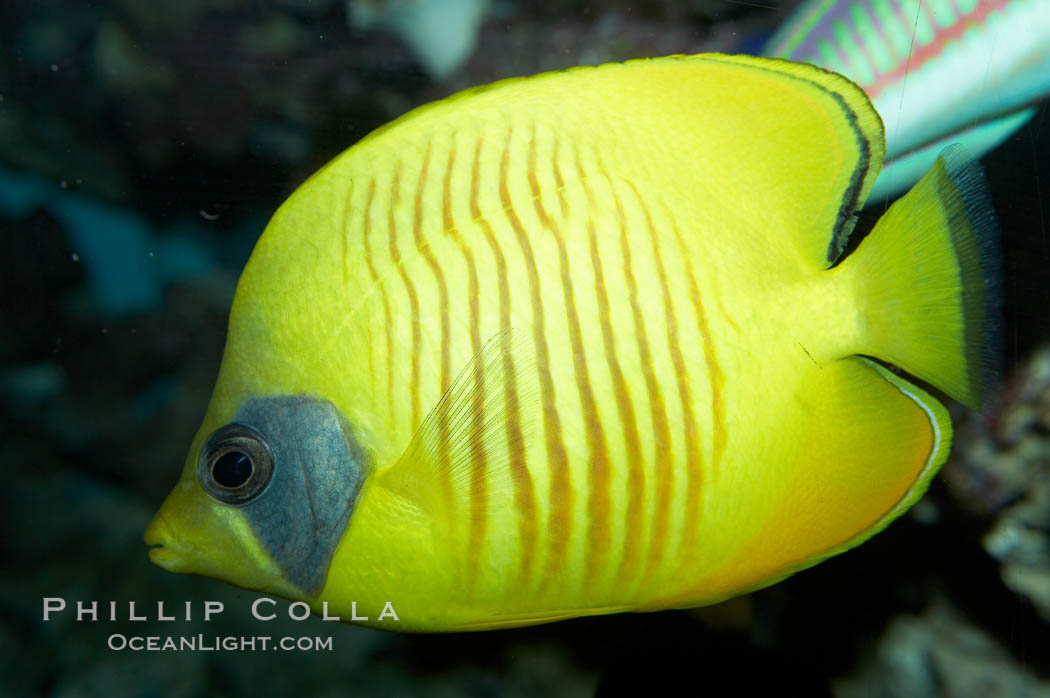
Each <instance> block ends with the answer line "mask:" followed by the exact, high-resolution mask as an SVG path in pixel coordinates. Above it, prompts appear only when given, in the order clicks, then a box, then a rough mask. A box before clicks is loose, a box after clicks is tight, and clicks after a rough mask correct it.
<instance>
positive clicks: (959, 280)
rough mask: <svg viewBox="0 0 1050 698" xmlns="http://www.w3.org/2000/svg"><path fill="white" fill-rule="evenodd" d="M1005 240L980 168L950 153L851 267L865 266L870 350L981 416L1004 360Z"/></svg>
mask: <svg viewBox="0 0 1050 698" xmlns="http://www.w3.org/2000/svg"><path fill="white" fill-rule="evenodd" d="M998 239H999V231H998V225H997V223H996V220H995V214H994V213H993V211H992V207H991V204H990V201H989V197H988V192H987V189H986V186H985V183H984V174H983V172H982V170H981V167H980V165H978V164H977V163H976V161H974V160H972V159H971V158H970V157H969V156H968V155H967V154H966V152H965V150H964V149H963V148H962V147H961V146H958V145H956V146H951V147H949V148H946V149H945V150H944V152H942V153H941V155H940V157H938V158H937V161H936V162H935V163H934V165H933V167H931V168H930V171H929V172H927V173H926V175H925V176H924V177H923V178H922V179H921V180H920V181H919V183H918V184H916V185H915V187H914V188H912V190H911V191H909V192H908V193H907V194H906V195H905V196H904V197H902V198H901V199H900V200H898V201H897V202H896V203H894V204H893V206H891V207H890V209H889V211H887V212H886V214H885V215H884V216H883V217H882V218H881V219H879V222H878V223H877V224H876V226H875V228H874V229H873V230H872V231H871V233H870V234H869V235H868V236H867V237H866V238H865V239H864V240H863V241H862V242H861V244H860V246H859V247H858V248H857V250H856V251H855V252H854V253H853V254H851V255H850V257H849V258H847V260H846V261H845V262H844V263H843V264H844V265H845V264H851V265H852V264H855V265H856V267H857V269H856V272H857V276H858V281H857V283H858V289H859V293H860V302H861V308H862V314H863V324H864V326H865V327H864V329H865V332H866V342H865V346H864V347H863V349H862V352H863V353H865V354H870V355H871V356H874V357H876V358H878V359H882V360H884V361H888V362H889V363H892V364H894V365H895V366H900V367H901V368H903V369H904V370H906V371H908V372H910V373H912V374H914V375H916V376H918V377H919V378H921V379H922V380H925V381H928V382H929V383H931V384H932V385H934V386H935V387H937V388H938V389H939V390H943V391H944V392H946V393H947V394H948V395H950V396H951V397H953V398H955V399H956V400H958V401H959V402H962V403H963V404H965V405H967V406H969V407H971V408H973V409H980V408H981V406H982V404H983V403H984V402H985V400H987V398H988V396H989V393H990V392H991V388H992V386H993V385H994V383H995V381H996V378H997V374H998V369H999V364H1000V362H1001V354H1002V348H1001V331H1000V330H1001V327H1000V323H1001V320H1000V303H1001V292H1000V286H1001V270H1000V257H999V244H998Z"/></svg>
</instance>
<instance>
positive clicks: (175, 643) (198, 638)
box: [106, 633, 332, 652]
mask: <svg viewBox="0 0 1050 698" xmlns="http://www.w3.org/2000/svg"><path fill="white" fill-rule="evenodd" d="M106 645H107V646H108V647H109V649H111V650H114V651H117V652H128V651H131V652H172V651H174V652H260V651H261V652H266V651H279V652H331V651H332V638H331V637H307V636H300V637H291V636H283V637H276V638H275V637H272V636H270V635H251V636H237V635H227V636H221V635H218V636H217V635H205V634H203V633H199V634H197V635H123V634H121V633H113V634H112V635H110V636H109V638H108V639H107V640H106Z"/></svg>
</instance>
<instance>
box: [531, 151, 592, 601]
mask: <svg viewBox="0 0 1050 698" xmlns="http://www.w3.org/2000/svg"><path fill="white" fill-rule="evenodd" d="M555 142H557V141H555ZM528 170H529V187H530V189H531V190H532V202H533V205H534V206H535V208H536V215H537V216H538V217H539V219H540V223H541V224H542V225H543V226H544V227H545V228H547V230H549V231H550V232H551V234H552V235H553V236H554V241H555V242H556V243H557V245H558V268H559V270H560V273H561V287H562V298H563V300H564V301H565V310H566V320H567V322H568V328H569V343H570V345H571V346H572V362H573V375H574V376H575V378H576V389H577V392H579V395H580V403H581V407H582V409H583V421H584V427H585V430H586V437H587V447H588V449H589V451H590V463H589V466H588V472H589V483H590V488H589V490H590V492H591V495H590V497H589V504H594V496H593V493H594V489H595V485H598V486H599V487H607V483H608V479H609V454H608V451H607V450H606V446H605V434H604V433H603V431H602V425H601V422H600V421H599V419H598V408H597V405H596V403H595V399H594V390H593V389H592V388H591V382H590V378H589V376H588V372H587V354H586V351H585V349H584V346H583V333H582V332H581V330H580V316H579V313H578V312H577V310H576V294H575V291H574V290H573V286H572V275H571V272H570V269H569V253H568V251H567V250H566V249H565V240H564V239H563V238H562V234H561V230H560V229H559V228H558V224H557V223H556V222H555V221H554V220H552V219H551V217H550V216H549V215H548V213H547V211H546V209H545V208H544V206H543V196H542V192H541V191H540V184H539V179H538V177H537V175H536V139H535V137H533V139H532V141H531V142H530V143H529V167H528ZM555 181H556V182H559V183H560V182H561V175H560V173H559V174H558V176H557V177H556V178H555ZM564 447H565V446H564V442H562V448H563V449H564ZM566 485H567V487H568V489H567V490H566V491H565V492H564V493H557V492H554V491H553V487H554V482H553V480H552V482H551V487H552V491H551V500H552V501H558V502H559V503H560V506H562V507H564V508H565V509H566V512H565V514H564V515H565V516H570V517H571V515H572V508H573V501H574V499H575V494H574V493H573V492H572V489H571V488H572V484H571V482H567V483H566ZM591 514H592V516H591V517H589V522H588V532H587V541H588V545H587V567H586V575H585V578H584V583H585V584H587V583H589V582H590V581H591V580H592V579H593V577H594V573H595V570H596V564H597V560H598V559H599V558H600V557H601V555H603V554H604V553H605V552H606V551H607V550H608V545H607V543H608V541H607V539H606V540H604V541H603V540H602V538H603V537H606V536H607V533H606V532H607V530H608V514H609V512H608V507H607V506H606V507H605V508H604V509H600V510H599V511H593V510H592V511H591ZM603 542H604V543H605V545H601V544H602V543H603ZM566 551H567V548H563V549H562V550H561V553H562V555H564V553H565V552H566ZM562 561H563V560H562V559H557V560H556V559H555V558H554V557H553V555H552V557H551V560H550V561H549V563H550V564H549V565H548V567H547V571H548V573H549V574H550V573H553V572H556V571H557V569H558V567H559V566H560V565H561V563H562Z"/></svg>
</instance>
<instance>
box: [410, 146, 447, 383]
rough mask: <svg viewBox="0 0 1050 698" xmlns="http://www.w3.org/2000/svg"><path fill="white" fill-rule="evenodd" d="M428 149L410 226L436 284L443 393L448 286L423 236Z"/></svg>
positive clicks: (445, 374) (428, 161)
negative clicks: (413, 219) (413, 218)
mask: <svg viewBox="0 0 1050 698" xmlns="http://www.w3.org/2000/svg"><path fill="white" fill-rule="evenodd" d="M430 150H431V144H430V142H429V141H428V142H427V149H426V153H425V154H424V156H423V168H422V169H421V170H420V171H419V182H418V183H417V184H416V200H415V223H414V225H413V226H412V235H413V237H414V238H415V241H416V249H418V250H419V251H420V252H422V253H423V259H424V260H426V263H427V266H428V267H430V271H432V272H433V273H434V282H435V283H436V284H437V289H438V312H439V314H440V315H441V394H442V395H444V394H445V392H446V391H447V390H448V386H449V383H450V381H451V370H452V369H451V364H452V359H451V356H450V354H449V318H448V286H447V285H446V284H445V274H444V272H442V271H441V265H440V264H438V262H437V259H435V258H434V251H433V250H432V249H431V246H430V242H429V241H428V240H426V239H424V237H423V192H424V190H425V189H426V181H427V172H428V170H429V169H430Z"/></svg>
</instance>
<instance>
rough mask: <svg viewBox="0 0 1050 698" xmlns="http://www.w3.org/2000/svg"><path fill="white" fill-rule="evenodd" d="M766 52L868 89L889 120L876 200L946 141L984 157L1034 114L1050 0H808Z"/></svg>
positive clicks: (1049, 86) (1043, 78) (1049, 74)
mask: <svg viewBox="0 0 1050 698" xmlns="http://www.w3.org/2000/svg"><path fill="white" fill-rule="evenodd" d="M764 53H765V55H767V56H776V57H779V58H788V59H791V60H796V61H804V62H807V63H813V64H815V65H819V66H821V67H823V68H827V69H828V70H833V71H835V72H838V73H841V74H843V75H845V76H846V77H848V78H850V79H851V80H853V81H854V82H856V83H857V84H858V85H860V86H861V87H863V88H864V90H865V92H867V93H868V96H869V97H871V100H872V102H874V103H875V108H876V109H877V110H878V112H879V114H881V115H882V119H883V121H884V122H885V125H886V164H885V166H884V167H883V171H882V174H881V175H880V176H879V179H878V181H877V182H876V183H875V188H874V189H873V191H872V197H871V199H872V200H873V201H875V200H880V199H883V198H885V197H887V196H892V195H894V194H898V193H899V192H901V191H903V190H904V189H906V188H907V187H909V186H911V185H912V184H914V183H915V182H916V181H918V179H919V177H921V176H922V174H923V173H924V172H926V170H927V169H929V167H930V165H931V164H932V163H933V161H934V160H935V159H936V158H937V155H938V154H939V153H940V152H941V150H943V149H944V147H945V146H947V145H949V144H951V143H962V144H964V145H965V146H966V147H967V149H968V150H969V151H970V152H971V153H972V154H973V155H974V156H975V157H980V156H981V155H983V154H984V153H985V152H987V151H989V150H991V149H992V148H994V147H995V146H996V145H998V144H999V143H1001V142H1002V141H1003V140H1005V139H1006V138H1007V137H1008V136H1009V135H1010V134H1011V133H1013V132H1014V131H1015V130H1016V129H1018V128H1020V127H1021V126H1022V125H1024V124H1025V123H1026V122H1027V121H1028V119H1030V118H1031V116H1032V114H1034V113H1035V107H1034V106H1033V105H1035V104H1036V103H1038V102H1039V101H1041V100H1043V99H1045V97H1046V96H1047V94H1050V2H1047V1H1046V0H808V1H807V2H803V3H802V5H800V6H799V8H798V9H797V10H796V11H795V12H794V14H792V16H791V17H790V18H789V19H788V20H787V21H786V22H785V23H784V24H783V25H782V26H781V27H780V29H779V30H778V31H777V33H776V34H775V35H774V36H773V37H772V38H771V39H770V40H769V42H768V43H767V45H766V47H765V49H764Z"/></svg>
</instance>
